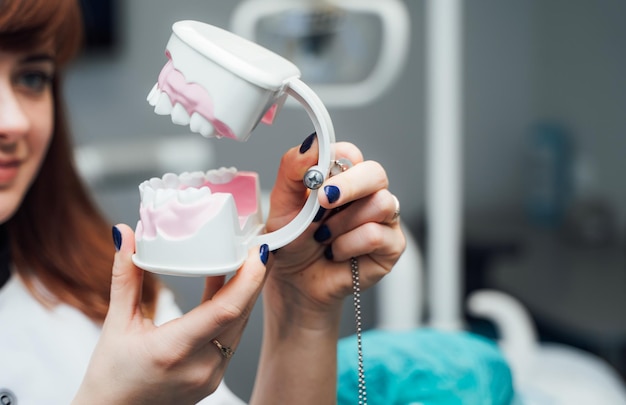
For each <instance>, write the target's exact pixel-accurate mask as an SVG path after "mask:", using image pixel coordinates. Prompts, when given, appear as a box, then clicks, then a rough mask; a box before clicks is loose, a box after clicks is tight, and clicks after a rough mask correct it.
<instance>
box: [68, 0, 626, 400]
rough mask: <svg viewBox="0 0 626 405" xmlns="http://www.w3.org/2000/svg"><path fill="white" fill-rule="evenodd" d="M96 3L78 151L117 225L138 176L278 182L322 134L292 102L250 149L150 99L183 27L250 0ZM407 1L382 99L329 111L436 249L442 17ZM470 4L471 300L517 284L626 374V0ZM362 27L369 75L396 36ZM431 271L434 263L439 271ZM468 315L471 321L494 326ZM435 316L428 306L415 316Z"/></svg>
mask: <svg viewBox="0 0 626 405" xmlns="http://www.w3.org/2000/svg"><path fill="white" fill-rule="evenodd" d="M379 1H380V3H384V0H379ZM85 3H86V4H92V6H94V5H95V4H100V5H101V6H102V7H104V8H103V9H99V10H98V11H95V12H94V13H93V17H92V19H91V20H88V21H91V24H92V26H95V27H96V28H97V29H96V30H95V32H94V37H93V38H94V39H93V42H92V45H91V46H90V47H89V48H88V49H87V50H86V51H85V52H84V54H83V55H81V57H80V58H79V60H78V61H77V62H76V63H75V64H74V65H73V66H72V68H71V70H70V71H69V74H68V77H67V82H66V91H67V93H68V94H67V95H68V104H69V105H68V107H69V110H70V114H71V119H72V127H73V129H74V132H75V137H76V143H77V145H78V149H77V151H78V153H79V154H78V157H79V162H81V167H83V168H84V171H85V177H86V179H87V181H89V184H90V185H91V187H92V188H93V190H94V192H95V194H96V197H97V199H98V201H99V202H100V204H101V206H102V208H103V210H104V211H105V213H106V214H107V215H108V216H109V217H110V218H111V221H112V222H126V223H128V224H130V225H131V226H134V225H135V223H136V221H137V219H138V207H139V193H138V190H137V185H138V184H139V183H140V182H141V181H142V180H144V179H146V178H149V177H152V176H160V175H162V174H163V173H162V172H161V168H162V167H167V168H168V170H172V171H184V170H189V171H191V170H207V169H211V168H219V167H221V166H235V167H237V168H238V169H240V170H254V171H257V172H259V174H260V179H261V186H262V187H263V189H264V190H270V189H271V187H272V183H273V178H274V175H275V172H276V170H277V167H278V162H279V159H280V156H281V155H282V153H283V152H284V151H285V150H286V149H287V148H289V147H292V146H297V145H299V144H300V143H301V142H302V140H303V139H304V138H305V137H306V136H307V135H308V134H309V133H311V132H312V131H313V128H312V124H311V123H310V121H309V119H308V117H307V115H306V113H305V112H304V111H302V110H300V109H298V108H288V107H286V108H284V109H283V110H282V112H281V113H280V114H279V115H278V117H277V119H276V121H275V123H274V124H273V125H272V126H264V125H260V126H259V127H258V128H257V129H256V130H255V131H254V133H253V135H252V137H251V138H250V140H249V141H247V142H245V143H236V142H234V141H230V140H207V139H204V138H201V137H200V136H198V135H196V134H193V135H191V134H190V133H189V131H188V129H187V128H185V127H181V126H176V125H174V124H172V123H171V122H170V120H169V118H168V117H161V116H157V115H155V114H154V113H153V111H152V108H151V107H150V106H149V105H148V103H147V102H146V101H145V98H146V96H147V93H148V91H149V90H150V89H151V88H152V86H153V84H154V83H155V81H156V78H157V75H158V73H159V71H160V69H161V67H162V66H163V64H164V63H165V56H164V49H165V45H166V43H167V40H168V38H169V36H170V34H171V25H172V23H174V22H175V21H178V20H183V19H196V20H200V21H204V22H207V23H209V24H213V25H217V26H220V27H223V28H226V29H230V28H231V21H232V18H233V15H234V13H235V12H236V9H237V7H238V6H239V5H241V4H242V3H244V2H243V1H229V2H224V1H218V0H180V1H177V2H172V1H164V0H132V1H122V0H117V1H113V0H111V1H108V2H107V1H101V2H96V1H94V2H85ZM402 3H403V5H404V7H405V9H406V12H407V15H408V21H409V23H410V40H409V42H408V45H407V47H406V49H405V51H406V55H404V56H405V58H406V59H405V60H403V61H402V63H401V65H402V66H401V67H400V69H399V71H398V77H397V78H396V79H395V80H393V81H392V82H391V83H389V84H388V87H387V88H386V89H385V91H384V92H382V93H381V94H380V95H378V96H377V97H376V99H375V100H372V101H371V102H369V103H365V104H363V105H352V106H351V105H340V104H339V103H337V104H335V105H333V103H332V100H329V102H328V108H329V112H330V114H331V117H332V119H333V123H334V125H335V131H336V134H337V139H338V140H345V141H351V142H355V143H356V144H357V145H358V146H359V147H360V148H361V150H362V151H363V154H364V155H365V157H366V159H374V160H377V161H379V162H381V163H382V164H383V165H384V166H385V168H386V170H387V173H388V176H389V178H390V180H391V183H390V190H391V191H392V192H393V193H394V194H395V195H397V196H398V198H399V200H400V201H401V205H402V219H403V223H404V225H405V226H406V228H407V231H409V232H411V233H412V234H413V235H415V237H416V240H417V241H418V244H419V248H420V250H421V251H422V252H424V253H425V254H426V256H427V249H426V247H427V245H428V241H429V239H428V235H429V223H428V216H427V207H426V204H427V197H426V192H427V181H428V180H427V179H428V176H429V174H430V173H429V172H428V168H427V165H426V159H427V157H426V154H425V153H426V150H427V146H428V142H429V139H428V137H427V112H426V111H427V107H428V106H427V100H428V98H427V94H426V93H427V91H426V89H427V84H428V83H427V69H426V66H427V61H426V58H427V55H428V53H427V41H428V35H427V29H426V27H427V24H428V21H427V18H426V14H427V13H426V1H420V0H404V1H402ZM98 7H99V6H98ZM107 13H109V14H107ZM462 13H463V14H462V18H461V21H462V24H461V45H462V46H461V51H462V53H461V59H460V60H461V65H460V71H461V85H462V92H461V93H460V94H461V95H462V99H461V100H460V103H461V104H460V106H461V111H462V120H461V121H460V129H461V140H462V142H461V144H460V147H461V148H462V149H461V152H462V153H461V160H460V164H461V167H460V173H459V174H460V176H461V179H462V181H461V184H462V190H461V194H460V195H461V199H460V207H461V208H460V209H461V219H462V220H461V224H460V225H459V226H460V231H461V240H460V245H459V249H460V252H459V253H460V257H461V263H460V269H461V270H460V271H461V276H462V291H460V294H461V295H462V297H463V298H465V297H467V296H468V295H469V294H470V293H471V292H473V291H476V290H479V289H482V288H491V289H496V290H501V291H504V292H506V293H508V294H511V295H512V296H513V297H515V298H516V299H518V300H519V301H520V302H521V303H522V304H523V305H524V306H525V307H526V308H527V309H528V311H529V313H530V314H531V315H532V318H533V321H534V322H535V323H536V325H537V331H538V334H539V337H540V338H541V339H542V340H545V341H556V342H562V343H565V344H568V345H572V346H573V347H578V348H581V349H583V350H585V351H588V352H590V353H594V354H595V355H597V356H599V357H600V358H602V359H603V360H605V361H606V362H607V363H608V364H610V365H611V366H612V367H613V368H614V369H615V370H617V371H618V372H619V373H621V374H622V375H626V350H625V349H626V346H625V343H626V317H624V315H623V313H622V312H621V311H622V309H623V308H625V307H626V294H625V293H624V292H625V290H626V235H625V234H626V182H625V181H624V179H623V173H624V171H625V169H626V164H625V163H624V158H623V156H624V153H625V152H626V114H625V112H626V75H625V74H624V72H626V53H624V52H623V48H624V43H626V25H624V24H623V21H622V20H623V16H624V15H626V3H625V2H620V1H614V0H598V1H593V2H591V1H586V0H554V1H549V2H548V1H541V0H530V1H527V0H512V1H508V2H499V1H496V0H472V1H465V2H462ZM107 15H108V16H109V17H110V19H107V18H103V17H105V16H107ZM360 24H361V25H359V24H358V23H355V26H356V28H355V29H356V30H357V31H356V36H355V37H353V38H352V41H354V42H353V45H354V46H353V47H350V44H351V42H347V43H346V44H347V45H346V47H347V48H346V49H352V50H354V49H360V48H359V47H361V48H362V49H364V50H363V51H362V52H361V53H359V52H357V51H355V52H354V54H350V53H346V54H345V59H346V60H348V59H349V57H352V56H354V57H355V58H356V57H362V58H363V62H360V63H357V64H353V65H352V67H351V71H356V72H357V76H359V75H360V76H359V77H357V78H356V79H354V78H353V79H351V80H359V78H362V77H363V76H364V75H366V73H367V72H365V71H364V68H363V67H362V66H360V65H361V64H364V65H366V66H373V65H374V64H375V59H376V57H377V53H376V52H375V51H372V49H374V48H376V47H377V46H381V44H383V43H384V41H382V40H381V39H380V38H378V37H379V36H380V35H382V32H383V29H382V28H381V27H380V26H379V24H378V23H377V22H376V21H374V20H368V19H367V18H364V19H362V21H361V22H360ZM359 27H360V28H363V27H365V28H367V29H363V30H360V31H359V29H360V28H359ZM368 27H370V28H371V29H370V28H368ZM102 32H105V33H106V34H107V35H104V36H102V35H101V34H102ZM99 33H100V36H99ZM345 38H346V39H345V40H346V41H349V40H350V36H349V35H346V37H345ZM314 45H315V46H324V42H323V41H321V42H316V43H315V44H314ZM316 49H317V48H316ZM318 50H319V49H318ZM300 60H301V61H303V63H304V61H307V59H306V58H303V59H300ZM314 62H315V61H314V60H311V59H309V60H308V62H307V63H311V64H313V63H314ZM304 70H305V69H304V67H303V71H304ZM342 79H343V78H342V77H335V78H333V79H332V80H330V81H331V82H332V81H333V80H342ZM311 80H313V81H316V80H322V81H323V80H324V77H321V78H320V77H315V76H312V79H311ZM94 151H96V152H94ZM94 153H95V154H94ZM107 153H108V155H107ZM107 156H108V157H109V158H110V159H108V158H107ZM150 156H158V157H159V159H160V160H159V161H158V162H157V161H155V160H154V159H152V158H149V157H150ZM111 162H115V167H110V165H111ZM125 162H127V163H128V164H126V163H125ZM160 165H161V166H160ZM138 167H139V169H138ZM102 173H108V174H107V175H106V176H105V175H103V174H102ZM425 260H426V263H428V257H425ZM432 271H434V270H432V269H429V268H428V266H426V268H425V273H426V274H427V275H428V274H429V272H432ZM164 279H165V281H166V282H167V283H168V284H169V285H170V286H171V287H172V289H174V291H175V292H176V293H177V295H178V297H179V304H180V305H181V307H182V308H183V309H184V310H188V309H190V308H191V307H192V306H193V305H195V303H197V302H198V300H199V299H200V296H201V288H202V284H203V283H202V282H201V281H199V280H194V279H187V278H173V277H166V278H164ZM426 289H427V286H426V285H416V286H415V294H416V295H423V296H427V295H428V291H426ZM364 300H365V307H364V308H365V309H364V314H365V315H364V318H365V319H364V321H365V326H366V327H375V326H376V325H377V324H378V323H379V321H380V320H379V319H377V318H376V316H377V313H376V311H375V304H374V301H375V300H376V292H375V291H370V292H367V293H366V294H365V295H364ZM407 300H408V301H407V302H412V301H411V300H409V297H407ZM399 310H401V309H399ZM462 312H463V313H462V316H463V323H464V325H465V327H467V328H468V329H471V330H475V331H477V332H479V333H483V334H486V335H493V334H497V331H496V330H494V329H493V327H492V325H490V324H489V323H488V322H485V321H484V320H482V319H478V318H476V317H474V316H472V315H470V314H467V313H465V310H464V309H462ZM253 317H254V318H253V319H252V320H251V322H250V326H249V328H248V331H247V332H246V334H245V335H244V340H243V342H242V345H241V348H240V350H239V352H238V355H237V356H235V357H234V358H233V362H232V366H231V368H230V369H229V372H228V374H227V381H228V384H229V385H230V386H231V388H232V389H233V390H234V391H235V392H236V393H237V394H239V395H240V396H242V397H243V398H247V397H248V396H249V394H250V388H251V386H252V381H253V378H254V371H255V363H256V350H257V349H258V345H257V343H258V341H259V339H260V323H261V321H260V313H259V312H258V310H257V309H255V314H254V315H253ZM427 318H428V308H426V310H425V313H424V314H423V319H419V320H417V322H422V321H426V320H427ZM344 323H345V325H343V331H344V334H349V333H353V331H354V327H353V319H352V318H351V316H350V306H346V317H345V321H344Z"/></svg>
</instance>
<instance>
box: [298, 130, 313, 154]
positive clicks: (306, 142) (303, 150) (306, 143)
mask: <svg viewBox="0 0 626 405" xmlns="http://www.w3.org/2000/svg"><path fill="white" fill-rule="evenodd" d="M316 136H317V134H316V133H315V132H313V133H312V134H311V135H309V136H307V137H306V139H305V140H304V142H302V145H300V153H306V151H307V150H309V149H311V146H312V145H313V141H314V140H315V138H316Z"/></svg>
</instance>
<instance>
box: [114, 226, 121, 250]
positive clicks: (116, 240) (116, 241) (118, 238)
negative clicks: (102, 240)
mask: <svg viewBox="0 0 626 405" xmlns="http://www.w3.org/2000/svg"><path fill="white" fill-rule="evenodd" d="M112 233H113V244H114V245H115V250H116V251H117V252H119V251H120V248H121V247H122V233H121V232H120V230H119V229H117V226H114V227H113V230H112Z"/></svg>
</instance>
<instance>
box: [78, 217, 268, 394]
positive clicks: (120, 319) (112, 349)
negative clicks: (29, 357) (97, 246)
mask: <svg viewBox="0 0 626 405" xmlns="http://www.w3.org/2000/svg"><path fill="white" fill-rule="evenodd" d="M113 234H114V240H115V242H116V248H117V249H118V252H117V253H116V254H115V261H114V264H113V276H112V282H111V303H110V307H109V312H108V314H107V317H106V319H105V322H104V325H103V329H102V335H101V337H100V340H99V341H98V344H97V346H96V349H95V350H94V353H93V355H92V358H91V361H90V364H89V367H88V370H87V373H86V375H85V379H84V380H83V383H82V385H81V387H80V390H79V392H78V395H77V396H76V398H75V400H74V403H75V404H82V403H85V404H99V403H103V404H104V403H106V404H113V403H151V404H153V403H159V404H170V403H171V404H174V403H176V404H182V403H195V402H197V401H199V400H200V399H202V398H204V397H206V396H207V395H209V394H210V393H212V392H213V391H214V390H215V389H216V388H217V386H218V384H219V383H220V381H221V380H222V377H223V376H224V372H225V370H226V366H227V364H228V355H227V353H226V352H227V349H224V350H226V352H224V353H222V350H220V348H218V345H217V344H216V343H215V342H214V341H213V340H214V339H217V340H218V342H220V344H221V345H222V347H224V348H226V347H228V348H230V349H232V350H236V347H237V344H238V342H239V340H240V338H241V335H242V333H243V330H244V327H245V325H246V322H247V320H248V317H249V315H250V313H251V312H252V308H253V306H254V303H255V301H256V299H257V297H258V295H259V293H260V291H261V288H262V286H263V282H264V279H265V263H266V262H267V260H268V252H267V246H263V247H261V249H259V247H258V246H257V247H255V248H252V249H250V251H249V254H248V258H247V260H246V262H245V263H244V265H243V266H242V267H241V268H240V269H239V270H238V271H237V273H236V275H235V276H233V277H232V278H231V279H230V280H229V281H228V282H227V283H224V277H223V276H222V277H210V278H207V279H206V285H205V291H204V296H203V300H202V302H201V303H200V305H198V306H197V307H196V308H194V309H192V310H191V311H189V312H188V313H186V314H185V315H183V316H182V317H180V318H177V319H174V320H171V321H169V322H167V323H165V324H163V325H159V326H156V325H155V324H154V323H153V321H152V320H151V319H148V318H146V317H145V316H144V314H143V312H142V309H141V306H140V302H141V285H142V278H143V276H142V275H143V271H142V270H141V269H139V268H137V267H136V266H135V265H134V264H133V262H132V255H133V253H134V249H135V239H134V234H133V232H132V230H131V229H130V228H129V227H128V226H126V225H118V226H116V227H115V228H114V230H113Z"/></svg>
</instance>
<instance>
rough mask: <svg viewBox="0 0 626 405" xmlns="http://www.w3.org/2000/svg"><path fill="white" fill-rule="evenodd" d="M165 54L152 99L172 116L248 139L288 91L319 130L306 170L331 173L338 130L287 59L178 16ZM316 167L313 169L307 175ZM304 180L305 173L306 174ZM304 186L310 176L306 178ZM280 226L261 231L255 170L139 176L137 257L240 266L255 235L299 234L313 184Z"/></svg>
mask: <svg viewBox="0 0 626 405" xmlns="http://www.w3.org/2000/svg"><path fill="white" fill-rule="evenodd" d="M165 54H166V56H167V63H166V64H165V66H164V67H163V69H162V70H161V73H160V74H159V76H158V81H157V83H156V84H155V85H154V87H153V88H152V90H151V91H150V93H149V95H148V102H149V103H150V104H151V105H152V106H154V111H155V113H157V114H160V115H168V114H169V115H170V116H171V119H172V122H173V123H175V124H179V125H189V128H190V129H191V131H192V132H197V133H199V134H201V135H202V136H205V137H214V138H230V139H234V140H237V141H246V140H247V139H248V138H249V136H250V134H251V132H252V131H253V129H254V128H255V127H256V125H257V124H258V123H259V122H264V123H267V124H271V123H272V121H273V119H274V117H275V116H276V114H277V113H278V111H279V110H280V108H281V107H282V105H283V103H284V102H285V99H286V97H287V95H292V96H294V97H295V98H297V99H298V101H299V102H300V103H301V104H302V105H303V106H304V108H305V109H306V110H307V113H308V114H309V116H310V117H311V119H312V120H313V123H314V125H315V129H316V132H317V134H318V141H319V142H318V146H319V147H318V150H319V159H318V165H317V166H314V167H313V168H311V169H309V172H307V176H305V178H313V179H314V180H315V181H314V182H313V183H315V187H319V185H320V184H321V182H322V181H323V179H324V177H325V176H326V175H327V173H328V168H329V167H330V161H331V157H332V151H331V147H330V144H331V143H332V142H334V130H333V127H332V123H331V121H330V117H329V116H328V112H327V111H326V109H325V107H324V105H323V104H322V103H321V101H320V100H319V98H317V96H316V95H315V94H314V93H313V92H312V91H311V90H310V89H309V88H308V86H306V85H305V84H304V83H302V82H301V81H300V80H299V76H300V71H299V70H298V68H297V67H296V66H295V65H294V64H292V63H291V62H289V61H287V60H286V59H283V58H282V57H280V56H278V55H276V54H274V53H272V52H270V51H268V50H267V49H265V48H262V47H260V46H259V45H257V44H255V43H252V42H250V41H247V40H245V39H243V38H241V37H238V36H236V35H234V34H232V33H230V32H228V31H225V30H222V29H220V28H218V27H214V26H211V25H208V24H204V23H201V22H197V21H179V22H177V23H175V24H174V25H173V33H172V35H171V37H170V40H169V41H168V43H167V46H166V52H165ZM311 173H312V174H311ZM305 183H306V181H305ZM307 186H308V185H307ZM315 187H309V188H310V189H311V191H310V192H309V197H308V198H307V200H306V202H305V204H304V206H303V208H302V210H301V211H300V213H298V215H297V216H296V217H295V218H294V219H293V220H292V221H291V222H290V223H289V224H287V225H286V226H284V227H283V228H281V229H279V230H277V231H274V232H271V233H263V231H264V224H263V222H262V221H263V218H262V210H261V207H260V191H259V190H260V187H259V180H258V175H257V174H256V173H254V172H238V171H237V170H236V169H234V168H228V169H226V168H222V169H219V170H210V171H208V172H206V173H203V172H194V173H182V174H180V175H175V174H172V173H168V174H165V175H164V176H163V177H162V178H153V179H150V180H147V181H145V182H143V183H142V184H141V185H140V187H139V188H140V194H141V205H140V210H139V214H140V220H139V222H138V223H137V227H136V235H137V236H136V253H135V255H134V256H133V261H134V262H135V264H136V265H137V266H139V267H141V268H143V269H145V270H149V271H153V272H156V273H162V274H177V275H218V274H227V273H230V272H232V271H234V270H236V269H237V268H239V267H240V266H241V264H242V263H243V261H244V260H245V258H246V257H247V250H248V248H249V247H250V246H252V244H264V243H265V244H268V246H269V248H270V249H271V250H274V249H278V248H280V247H282V246H284V245H286V244H287V243H289V242H291V241H292V240H293V239H295V238H296V237H297V236H298V235H300V234H301V233H302V232H303V231H304V230H305V229H306V228H307V227H308V225H309V224H310V223H311V221H312V219H313V217H314V216H315V213H316V212H317V210H318V208H319V203H318V202H317V189H315Z"/></svg>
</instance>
